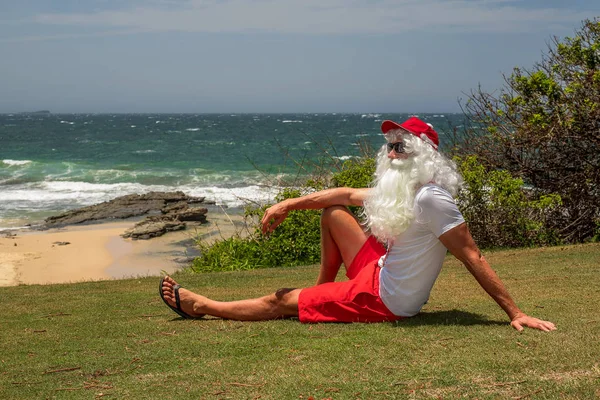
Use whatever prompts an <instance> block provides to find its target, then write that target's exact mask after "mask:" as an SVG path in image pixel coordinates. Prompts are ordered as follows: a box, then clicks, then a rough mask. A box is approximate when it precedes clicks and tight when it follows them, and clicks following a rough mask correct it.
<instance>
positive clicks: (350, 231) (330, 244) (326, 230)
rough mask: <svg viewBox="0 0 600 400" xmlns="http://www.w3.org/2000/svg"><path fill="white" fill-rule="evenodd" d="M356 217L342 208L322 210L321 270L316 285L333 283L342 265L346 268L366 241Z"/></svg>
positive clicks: (365, 235) (335, 207)
mask: <svg viewBox="0 0 600 400" xmlns="http://www.w3.org/2000/svg"><path fill="white" fill-rule="evenodd" d="M367 237H368V236H367V234H366V233H365V232H364V231H363V229H362V228H361V226H360V224H359V223H358V221H357V219H356V217H354V215H353V214H352V213H351V212H350V210H348V209H347V208H346V207H343V206H333V207H329V208H326V209H324V210H323V214H322V215H321V269H320V271H319V277H318V278H317V282H316V284H317V285H320V284H321V283H326V282H333V281H335V277H336V276H337V273H338V271H339V269H340V266H341V264H342V263H344V265H345V266H346V268H347V267H348V266H350V264H352V260H354V257H355V256H356V254H357V253H358V251H359V250H360V248H361V247H362V245H363V244H364V243H365V242H366V241H367Z"/></svg>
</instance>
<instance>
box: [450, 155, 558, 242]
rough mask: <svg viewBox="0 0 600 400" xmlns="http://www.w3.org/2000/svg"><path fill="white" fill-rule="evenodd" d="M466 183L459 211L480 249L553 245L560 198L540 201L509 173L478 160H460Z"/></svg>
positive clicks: (550, 196)
mask: <svg viewBox="0 0 600 400" xmlns="http://www.w3.org/2000/svg"><path fill="white" fill-rule="evenodd" d="M455 161H456V162H457V164H458V166H459V169H460V171H461V173H462V175H463V178H464V180H465V189H464V190H462V191H461V193H460V195H459V199H458V203H459V207H460V209H461V212H462V213H463V216H464V217H465V220H466V221H467V222H468V224H469V229H470V230H471V233H472V235H473V237H474V238H475V241H476V242H477V243H478V245H479V246H480V247H523V246H540V245H552V244H557V243H558V242H559V236H558V233H557V232H556V231H555V230H553V229H552V228H549V226H550V224H548V220H549V218H552V216H553V215H554V213H555V212H556V211H557V210H558V207H559V206H560V205H561V199H560V196H558V195H555V194H554V195H541V196H538V197H536V195H535V191H534V190H533V189H529V190H528V189H526V188H525V187H524V185H523V180H521V179H519V178H513V177H512V176H511V175H510V174H509V173H508V172H507V171H502V170H492V171H488V170H487V169H486V168H485V167H484V166H483V165H482V164H481V163H479V161H478V160H477V157H475V156H468V157H464V158H459V157H456V158H455Z"/></svg>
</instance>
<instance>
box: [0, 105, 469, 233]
mask: <svg viewBox="0 0 600 400" xmlns="http://www.w3.org/2000/svg"><path fill="white" fill-rule="evenodd" d="M408 116H410V115H409V114H239V115H236V114H206V115H205V114H117V115H108V114H14V115H11V114H3V115H0V229H5V228H7V227H15V226H22V225H23V224H25V223H31V224H36V223H38V222H39V221H41V220H42V219H43V218H45V217H46V216H49V215H52V214H56V213H58V212H62V211H65V210H68V209H72V208H76V207H81V206H85V205H90V204H95V203H98V202H102V201H107V200H110V199H112V198H115V197H117V196H121V195H125V194H131V193H144V192H148V191H151V190H183V191H184V192H186V193H187V194H190V195H194V196H206V197H207V198H209V199H211V200H215V201H216V202H217V204H222V205H224V206H228V207H237V206H240V205H242V204H244V202H245V201H247V200H251V201H258V202H265V201H269V200H271V199H272V197H273V194H274V192H275V191H276V190H277V187H276V186H277V183H278V182H279V179H281V178H282V177H286V176H294V175H295V174H297V172H298V171H297V167H296V166H294V163H293V161H292V159H295V160H303V159H304V160H314V159H316V158H318V157H319V156H320V155H322V154H323V152H324V151H327V152H328V153H329V154H330V155H331V156H332V157H337V158H338V159H340V160H344V159H347V158H349V157H354V156H357V155H359V145H358V142H359V141H360V142H363V143H368V144H369V145H371V146H374V147H379V146H380V145H381V143H382V137H381V134H380V133H379V126H380V124H381V121H382V120H384V119H393V120H396V121H402V120H404V119H406V118H407V117H408ZM420 117H421V118H422V119H424V120H426V121H427V122H430V123H432V124H433V125H434V127H435V128H436V130H437V131H438V132H439V133H440V139H441V141H442V142H443V141H444V134H445V133H447V132H449V129H450V126H460V125H461V124H462V118H463V117H462V115H461V114H445V115H440V114H421V115H420ZM273 186H275V187H273Z"/></svg>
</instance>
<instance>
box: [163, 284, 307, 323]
mask: <svg viewBox="0 0 600 400" xmlns="http://www.w3.org/2000/svg"><path fill="white" fill-rule="evenodd" d="M176 284H177V282H175V280H173V278H171V277H169V276H167V277H165V280H164V282H163V286H162V291H163V295H164V297H165V299H166V300H167V301H168V302H169V304H171V305H172V306H175V292H174V291H173V286H174V285H176ZM301 290H302V289H279V290H278V291H277V292H275V293H273V294H270V295H268V296H264V297H260V298H257V299H247V300H239V301H226V302H223V301H214V300H211V299H209V298H207V297H204V296H201V295H199V294H196V293H193V292H191V291H189V290H187V289H184V288H180V289H179V299H180V304H181V309H182V310H183V311H184V312H185V313H187V314H189V315H191V316H199V315H202V314H208V315H212V316H215V317H220V318H226V319H233V320H238V321H262V320H269V319H278V318H284V317H294V316H298V295H299V294H300V291H301Z"/></svg>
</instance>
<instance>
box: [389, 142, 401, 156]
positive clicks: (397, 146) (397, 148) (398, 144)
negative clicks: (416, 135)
mask: <svg viewBox="0 0 600 400" xmlns="http://www.w3.org/2000/svg"><path fill="white" fill-rule="evenodd" d="M387 149H388V152H390V151H392V149H394V151H395V152H396V153H398V154H400V153H404V142H396V143H388V144H387Z"/></svg>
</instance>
